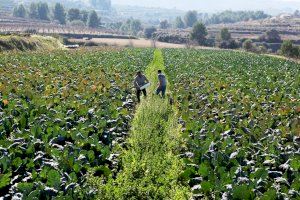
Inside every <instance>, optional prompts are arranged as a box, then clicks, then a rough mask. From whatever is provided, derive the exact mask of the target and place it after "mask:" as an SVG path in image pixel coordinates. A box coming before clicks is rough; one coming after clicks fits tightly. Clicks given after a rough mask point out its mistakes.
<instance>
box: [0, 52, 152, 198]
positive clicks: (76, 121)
mask: <svg viewBox="0 0 300 200" xmlns="http://www.w3.org/2000/svg"><path fill="white" fill-rule="evenodd" d="M152 53H153V51H152V50H138V49H135V50H129V49H127V50H109V49H105V50H104V51H89V50H79V51H61V52H59V51H56V52H50V53H15V54H13V53H9V54H2V55H1V57H0V74H1V76H0V196H5V197H6V198H7V199H10V198H11V197H12V196H15V197H23V199H35V198H36V199H50V198H51V197H57V198H59V197H64V198H66V199H89V198H92V197H93V195H94V191H93V190H91V189H90V188H88V187H87V184H86V181H87V176H88V174H89V173H94V175H95V176H100V175H108V174H110V173H112V172H111V169H113V168H114V165H116V164H117V163H116V161H115V160H114V159H115V156H114V155H112V154H111V147H112V146H114V145H115V144H116V143H118V144H120V145H122V144H124V137H125V136H126V135H127V134H128V130H129V123H130V121H131V119H132V114H133V110H134V105H135V103H134V101H133V100H132V90H131V87H132V80H133V76H134V74H135V71H136V70H137V69H143V68H145V66H147V65H148V63H149V62H150V61H151V59H152Z"/></svg>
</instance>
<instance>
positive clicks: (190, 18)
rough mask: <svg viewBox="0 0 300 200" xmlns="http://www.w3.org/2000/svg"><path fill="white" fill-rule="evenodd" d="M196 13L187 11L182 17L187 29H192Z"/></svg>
mask: <svg viewBox="0 0 300 200" xmlns="http://www.w3.org/2000/svg"><path fill="white" fill-rule="evenodd" d="M197 15H198V13H197V11H188V12H187V13H186V14H185V16H184V23H185V25H186V26H187V27H192V26H193V25H194V24H195V23H196V22H197V21H198V18H197Z"/></svg>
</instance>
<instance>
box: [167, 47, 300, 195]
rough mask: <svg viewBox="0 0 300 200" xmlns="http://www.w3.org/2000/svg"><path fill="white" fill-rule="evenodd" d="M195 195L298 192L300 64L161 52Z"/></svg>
mask: <svg viewBox="0 0 300 200" xmlns="http://www.w3.org/2000/svg"><path fill="white" fill-rule="evenodd" d="M164 57H165V63H166V68H167V71H168V75H169V78H170V81H171V83H172V85H173V88H172V89H173V92H174V96H175V102H176V103H177V106H178V107H179V110H180V115H181V118H180V119H179V122H180V123H181V124H182V126H183V133H184V135H185V138H186V142H187V145H188V148H189V152H186V153H185V154H184V155H183V156H184V160H185V163H186V170H185V172H184V173H183V174H182V178H183V179H187V180H189V182H190V186H191V189H192V191H193V193H194V197H195V198H203V197H206V198H210V199H211V198H215V199H221V198H222V199H254V198H257V197H258V198H262V199H276V198H278V199H283V198H290V199H298V198H300V193H299V191H300V172H299V170H300V137H299V133H300V126H299V124H300V118H299V113H300V96H299V95H300V66H299V64H296V63H294V62H290V61H286V60H283V59H277V58H271V57H267V56H260V55H253V54H248V53H242V52H232V51H211V50H201V51H196V50H188V51H187V50H165V51H164Z"/></svg>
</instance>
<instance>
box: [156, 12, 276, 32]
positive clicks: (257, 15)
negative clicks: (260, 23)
mask: <svg viewBox="0 0 300 200" xmlns="http://www.w3.org/2000/svg"><path fill="white" fill-rule="evenodd" d="M268 17H270V15H267V14H265V13H264V12H263V11H223V12H220V13H216V14H213V15H209V14H206V13H198V12H197V11H188V12H187V13H186V14H185V15H184V16H183V17H181V16H178V17H176V19H175V20H174V21H173V23H169V22H168V21H167V20H163V21H161V22H160V24H159V27H160V28H161V29H166V28H170V27H173V28H179V29H182V28H189V27H193V25H194V24H195V23H196V22H197V21H199V20H200V21H201V22H203V23H204V24H206V25H207V24H220V23H234V22H239V21H249V20H258V19H265V18H268Z"/></svg>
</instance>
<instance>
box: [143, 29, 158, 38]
mask: <svg viewBox="0 0 300 200" xmlns="http://www.w3.org/2000/svg"><path fill="white" fill-rule="evenodd" d="M155 32H156V28H155V27H147V28H145V29H144V35H145V37H146V38H147V39H150V38H152V36H153V33H155Z"/></svg>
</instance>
